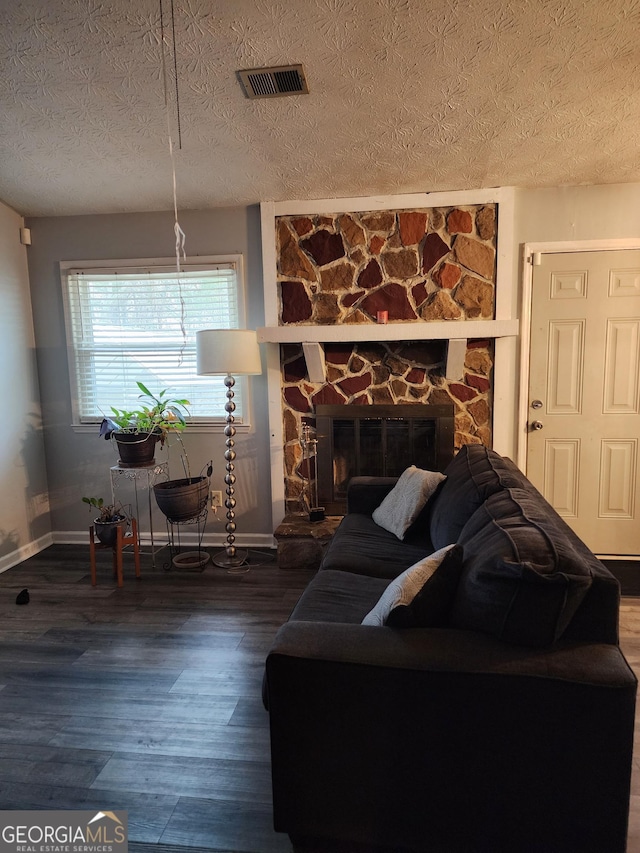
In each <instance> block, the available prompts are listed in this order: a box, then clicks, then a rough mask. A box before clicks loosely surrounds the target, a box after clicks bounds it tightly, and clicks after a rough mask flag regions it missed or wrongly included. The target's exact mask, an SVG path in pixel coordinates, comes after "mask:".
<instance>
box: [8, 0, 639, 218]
mask: <svg viewBox="0 0 640 853" xmlns="http://www.w3.org/2000/svg"><path fill="white" fill-rule="evenodd" d="M162 8H163V20H164V24H165V58H166V65H167V78H168V82H169V106H168V108H167V109H165V98H164V94H163V73H162V52H161V41H160V32H161V30H160V0H0V68H1V70H2V73H1V74H0V126H1V130H0V199H2V200H3V201H4V202H6V203H7V204H9V205H10V206H12V207H13V208H15V209H16V210H17V211H19V212H20V213H22V214H25V215H63V214H82V213H106V212H121V211H146V210H166V209H170V208H171V207H172V204H173V196H172V181H171V167H170V159H169V153H168V150H169V149H168V133H167V115H168V116H169V120H170V126H171V133H172V139H173V143H174V145H175V146H176V149H177V150H176V152H175V161H176V171H177V184H178V205H179V208H210V207H218V206H226V205H237V204H248V203H254V202H257V201H261V200H276V201H278V200H283V199H311V198H327V197H334V196H342V197H344V196H362V195H376V194H389V193H404V192H420V191H433V190H453V189H468V188H473V187H488V186H508V185H516V186H524V187H540V186H558V185H563V184H582V183H588V184H590V183H599V184H603V183H618V182H627V181H640V157H639V156H638V154H639V151H638V149H639V142H638V140H639V137H640V67H639V66H640V0H510V1H509V0H173V27H172V25H171V0H163V7H162ZM173 29H175V41H174V38H173ZM174 47H175V51H174ZM174 58H175V68H176V69H177V82H178V97H177V101H176V94H175V80H174V79H173V69H174ZM292 63H302V64H303V66H304V69H305V73H306V77H307V81H308V85H309V89H310V94H308V95H296V96H293V97H285V98H271V99H264V100H256V101H251V100H248V99H247V98H246V97H245V95H244V92H243V90H242V88H241V86H240V84H239V82H238V79H237V76H236V72H237V71H238V70H239V69H245V68H255V67H260V66H273V65H285V64H292ZM176 102H177V103H178V105H179V112H180V130H181V146H182V147H181V148H178V140H177V121H176Z"/></svg>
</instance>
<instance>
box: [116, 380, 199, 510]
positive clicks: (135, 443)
mask: <svg viewBox="0 0 640 853" xmlns="http://www.w3.org/2000/svg"><path fill="white" fill-rule="evenodd" d="M136 385H137V386H138V388H139V389H140V391H141V392H142V393H141V394H140V396H139V400H140V401H141V405H140V407H139V408H138V409H135V410H132V411H129V410H126V409H117V408H115V407H113V406H112V407H111V412H112V415H111V416H110V417H108V418H105V419H104V420H103V421H102V424H101V427H100V434H101V435H104V437H105V438H107V439H109V438H111V437H112V436H113V438H114V440H115V441H116V442H117V443H118V449H119V452H120V459H119V464H120V465H121V467H141V466H143V465H153V463H154V451H155V445H156V442H158V441H159V442H160V443H161V444H164V443H165V441H166V440H167V438H168V437H169V436H175V438H176V439H177V441H178V443H179V445H180V459H181V462H182V467H183V468H184V473H185V477H184V478H183V479H180V480H167V481H166V482H161V483H156V484H155V485H154V487H153V492H154V494H155V497H156V503H157V504H158V506H159V508H160V510H161V511H162V512H163V513H164V515H165V516H166V517H167V518H168V519H169V520H170V521H177V522H180V521H188V520H190V519H192V518H195V517H196V516H198V515H199V514H200V513H201V512H202V511H203V510H204V508H205V506H206V503H207V498H208V496H209V477H210V476H211V464H210V463H209V467H208V469H207V474H206V476H205V475H203V474H201V475H200V476H198V477H192V476H191V470H190V467H189V457H188V455H187V451H186V449H185V446H184V444H183V442H182V435H181V433H182V432H183V431H184V430H185V429H186V427H187V421H186V417H185V416H187V415H188V414H189V410H188V409H187V406H188V405H189V401H188V400H184V399H172V398H170V397H169V396H168V389H164V390H163V391H160V392H159V393H158V394H152V393H151V391H149V389H148V388H147V387H146V385H144V384H143V383H142V382H136Z"/></svg>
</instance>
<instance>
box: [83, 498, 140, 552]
mask: <svg viewBox="0 0 640 853" xmlns="http://www.w3.org/2000/svg"><path fill="white" fill-rule="evenodd" d="M82 501H83V503H86V504H88V505H89V509H91V508H92V507H93V509H96V510H98V512H99V513H100V514H99V515H98V517H97V518H94V520H93V524H94V527H95V531H96V536H97V537H98V539H99V540H100V542H102V544H103V545H108V546H110V547H111V548H113V546H114V545H115V544H116V541H117V539H118V527H121V528H122V534H123V535H124V533H125V531H126V528H127V525H128V523H129V519H128V518H127V516H126V515H125V514H124V511H123V509H122V507H121V506H120V505H119V504H106V503H105V502H104V498H82Z"/></svg>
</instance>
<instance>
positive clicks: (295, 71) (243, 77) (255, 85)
mask: <svg viewBox="0 0 640 853" xmlns="http://www.w3.org/2000/svg"><path fill="white" fill-rule="evenodd" d="M238 76H239V77H240V82H241V83H242V86H243V88H244V91H245V94H246V96H247V98H250V99H251V100H255V99H256V98H282V97H284V96H285V95H308V94H309V87H308V86H307V81H306V79H305V76H304V69H303V68H302V65H280V66H277V67H275V68H249V69H247V70H246V71H238Z"/></svg>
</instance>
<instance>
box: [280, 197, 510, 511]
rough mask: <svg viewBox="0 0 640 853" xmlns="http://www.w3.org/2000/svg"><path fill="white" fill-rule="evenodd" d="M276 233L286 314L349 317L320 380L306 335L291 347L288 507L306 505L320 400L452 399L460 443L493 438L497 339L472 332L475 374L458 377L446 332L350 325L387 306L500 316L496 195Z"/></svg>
mask: <svg viewBox="0 0 640 853" xmlns="http://www.w3.org/2000/svg"><path fill="white" fill-rule="evenodd" d="M276 242H277V245H276V254H277V259H278V260H277V264H278V266H277V273H278V283H279V298H280V306H279V317H280V323H281V324H283V325H299V326H305V325H309V324H316V325H327V324H331V325H344V327H345V329H344V343H339V344H337V343H334V344H329V343H327V344H325V346H324V350H325V360H326V381H325V382H321V383H313V382H310V381H309V377H308V375H307V372H306V362H305V361H304V358H303V353H302V345H301V344H286V345H282V346H281V348H280V352H281V365H282V408H283V419H284V439H285V469H286V470H285V472H284V476H285V482H286V485H285V495H286V504H287V511H289V512H296V511H301V510H303V505H302V499H301V496H302V494H303V487H304V470H303V465H304V460H303V459H302V454H301V452H300V445H299V436H300V430H301V426H302V423H304V422H308V423H311V424H313V423H314V422H315V418H314V412H315V407H316V406H317V405H319V404H321V403H330V404H344V405H358V406H367V405H374V404H380V403H390V404H400V403H431V404H440V403H450V404H452V405H453V406H454V411H455V424H456V429H455V447H456V448H460V447H462V446H463V445H465V444H480V443H482V444H486V445H488V446H490V445H491V410H492V371H493V343H492V342H491V341H487V340H470V341H468V344H467V352H466V357H465V371H464V377H463V378H460V379H458V380H457V381H449V380H447V379H446V378H445V375H444V373H445V365H446V352H447V344H446V342H445V341H413V342H410V341H409V342H407V341H404V342H385V343H382V342H375V341H374V342H368V343H354V342H351V341H350V340H349V327H350V326H352V325H360V324H374V323H376V320H377V312H378V311H379V310H386V311H388V312H389V322H390V323H397V322H402V323H404V324H407V323H418V324H422V323H425V322H427V323H428V322H429V321H432V320H451V321H452V322H460V323H464V321H465V320H467V319H469V320H470V319H475V318H482V319H490V318H492V317H493V316H494V312H495V259H496V250H497V244H496V209H495V206H494V205H484V206H481V205H475V206H474V205H470V206H464V207H450V208H425V209H415V210H400V211H393V210H388V211H369V212H357V213H356V212H349V213H338V214H335V215H329V214H323V215H322V216H319V215H317V216H313V215H309V216H294V217H280V218H279V219H278V220H277V222H276ZM456 332H457V334H456V335H455V337H460V338H463V337H464V325H462V326H461V327H460V329H459V331H458V330H457V329H456Z"/></svg>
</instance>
